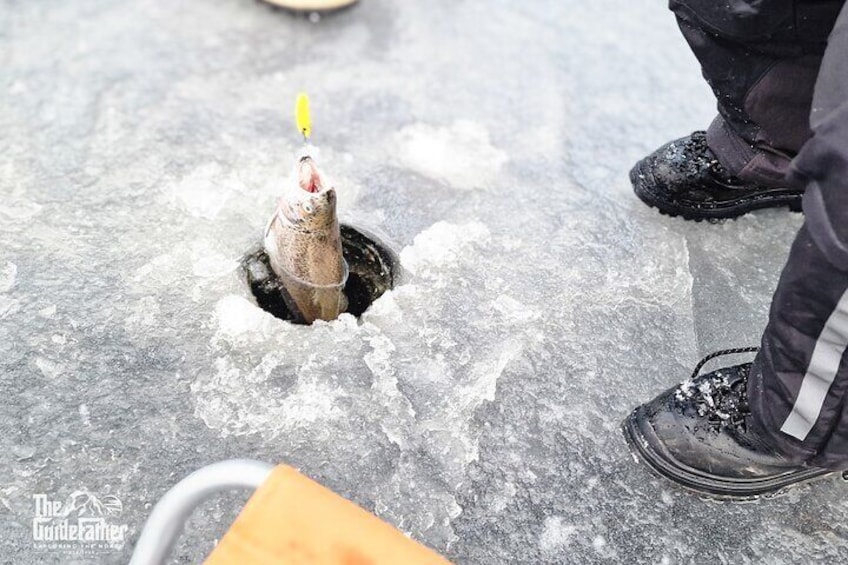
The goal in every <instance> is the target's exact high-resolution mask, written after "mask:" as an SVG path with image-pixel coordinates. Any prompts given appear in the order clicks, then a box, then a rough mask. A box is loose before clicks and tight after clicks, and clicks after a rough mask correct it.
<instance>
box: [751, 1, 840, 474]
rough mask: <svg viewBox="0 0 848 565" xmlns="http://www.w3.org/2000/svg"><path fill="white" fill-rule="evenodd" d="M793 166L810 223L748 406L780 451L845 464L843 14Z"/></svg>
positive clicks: (780, 292) (777, 303) (781, 289)
mask: <svg viewBox="0 0 848 565" xmlns="http://www.w3.org/2000/svg"><path fill="white" fill-rule="evenodd" d="M810 121H811V126H812V129H813V132H814V135H813V137H812V138H811V139H810V141H809V142H808V143H807V144H806V145H805V146H804V148H803V149H802V150H801V153H800V154H799V156H798V158H797V159H796V160H795V161H794V162H793V167H792V168H793V171H792V172H793V177H795V178H797V179H798V181H800V182H804V183H806V184H807V194H806V195H805V197H804V210H805V212H806V215H807V221H806V224H805V226H804V228H803V229H802V230H801V233H800V234H799V235H798V239H797V240H796V242H795V244H794V246H793V248H792V252H791V253H790V256H789V261H788V263H787V266H786V269H785V270H784V273H783V275H782V276H781V280H780V284H779V285H778V288H777V292H776V293H775V297H774V301H773V303H772V310H771V316H770V320H769V325H768V327H767V328H766V331H765V334H764V336H763V344H762V351H761V353H760V355H759V357H758V359H757V361H756V362H755V364H754V371H753V372H752V379H751V387H750V388H749V400H750V402H751V404H752V408H753V410H752V411H753V413H754V415H755V416H756V417H757V419H758V420H759V421H760V423H761V425H762V427H763V428H764V429H766V430H770V435H771V440H772V442H773V443H774V444H775V445H777V446H778V447H779V448H780V449H781V450H782V451H784V452H787V453H795V454H798V455H799V456H806V457H808V458H811V461H812V462H813V463H814V464H816V465H821V466H832V465H844V464H846V463H848V410H846V407H848V402H846V398H848V397H846V393H848V362H846V356H845V352H846V348H848V8H846V9H844V10H843V12H842V15H841V16H840V19H839V21H838V23H837V25H836V28H835V29H834V31H833V34H832V35H831V39H830V43H829V46H828V50H827V54H826V55H825V59H824V62H823V65H822V72H821V76H820V78H819V82H818V84H817V86H816V95H815V100H814V104H813V111H812V114H811V119H810Z"/></svg>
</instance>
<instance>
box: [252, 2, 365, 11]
mask: <svg viewBox="0 0 848 565" xmlns="http://www.w3.org/2000/svg"><path fill="white" fill-rule="evenodd" d="M261 1H262V2H265V3H266V4H271V5H272V6H277V7H279V8H284V9H286V10H291V11H293V12H329V11H332V10H340V9H341V8H347V7H348V6H352V5H354V4H356V2H357V1H358V0H261Z"/></svg>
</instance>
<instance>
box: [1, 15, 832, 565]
mask: <svg viewBox="0 0 848 565" xmlns="http://www.w3.org/2000/svg"><path fill="white" fill-rule="evenodd" d="M3 16H4V18H3V20H2V23H0V26H2V28H0V29H2V33H0V51H1V52H3V53H4V58H3V60H4V69H3V71H4V74H3V76H4V78H5V80H4V81H3V83H2V86H0V127H2V131H3V135H2V136H0V149H2V150H0V190H2V198H0V241H2V244H0V379H2V386H3V391H4V395H5V402H4V403H2V404H0V429H2V431H3V433H2V434H0V438H2V439H0V453H2V457H3V460H2V465H0V504H1V505H2V507H3V511H2V512H0V556H2V558H3V560H4V561H9V562H12V563H16V564H17V563H22V564H27V563H39V564H40V563H53V562H55V563H72V562H78V563H123V562H126V559H127V557H128V556H129V552H130V545H131V544H127V546H126V547H124V548H123V549H122V550H121V551H113V550H106V551H104V552H102V553H97V554H94V555H87V556H86V555H75V554H72V553H71V552H70V551H69V550H68V549H67V548H65V549H63V548H54V549H50V548H47V549H39V548H38V547H36V545H35V544H34V542H33V539H32V532H31V522H32V519H33V515H34V507H33V495H35V494H39V493H43V494H47V495H49V496H51V497H52V498H54V499H56V500H65V499H67V498H68V497H69V496H71V495H72V494H73V493H74V492H76V491H83V490H84V491H87V492H90V493H94V494H96V495H97V496H99V497H100V498H101V499H102V498H103V497H106V496H109V495H113V496H116V497H117V498H118V499H119V500H120V501H121V503H122V508H123V510H122V513H121V514H120V517H119V518H120V520H119V521H118V523H126V524H127V525H128V526H129V530H130V539H131V541H132V540H135V539H136V537H137V535H138V533H139V531H140V528H141V526H142V524H143V522H144V520H145V519H146V517H147V516H148V514H149V512H150V509H151V506H152V504H154V503H155V502H156V500H158V499H159V498H160V497H161V496H162V494H164V492H165V491H166V490H167V489H168V488H169V487H170V486H172V485H173V484H174V483H176V482H177V481H178V480H179V479H180V478H181V477H183V476H185V475H187V474H188V473H189V472H191V471H193V470H195V469H197V468H198V467H200V466H203V465H205V464H208V463H211V462H214V461H218V460H222V459H227V458H231V457H251V458H255V459H260V460H265V461H272V462H287V463H290V464H293V465H295V466H297V467H298V468H300V469H301V470H303V472H305V473H306V474H308V475H310V476H312V477H314V478H315V479H317V480H319V481H321V482H323V483H324V484H326V485H327V486H329V487H330V488H333V489H334V490H336V491H337V492H339V493H341V494H343V495H345V496H347V497H349V498H351V499H352V500H355V501H356V502H358V503H360V504H362V505H363V506H364V507H366V508H368V509H369V510H372V511H375V512H376V513H377V514H378V515H379V516H381V517H382V518H384V519H386V520H388V521H389V522H391V523H393V524H395V525H397V526H398V527H400V528H401V529H402V530H404V531H406V532H409V533H411V534H412V535H413V536H415V537H416V538H417V539H420V540H422V541H423V542H425V543H427V544H429V545H431V546H433V547H434V548H436V549H437V550H439V551H441V552H444V553H445V554H446V555H447V556H448V557H449V558H451V559H452V560H453V561H454V562H456V563H458V564H459V563H463V564H465V563H468V564H486V565H488V564H492V563H511V564H512V563H527V564H538V563H600V562H633V563H681V562H685V563H689V562H694V563H714V562H734V563H776V564H779V563H809V562H837V563H838V562H844V561H845V560H846V559H848V529H846V524H848V498H846V490H845V489H846V486H845V485H843V484H839V483H838V482H837V481H834V480H826V481H824V482H822V483H820V484H818V485H816V486H812V487H804V488H802V489H800V490H798V491H797V492H795V493H792V494H790V495H788V496H785V497H782V498H778V499H774V500H762V501H759V502H755V503H750V504H729V503H717V502H712V501H704V500H700V499H699V498H697V497H695V496H692V495H689V494H686V493H683V492H681V491H679V490H677V489H675V488H673V487H672V486H671V485H669V484H668V483H667V482H665V481H662V480H659V479H657V478H655V477H653V476H652V475H650V474H649V473H648V472H646V471H645V470H644V469H643V468H642V467H640V466H639V465H637V464H636V463H635V462H634V461H633V460H632V458H631V456H630V454H629V453H628V451H627V448H626V447H625V444H624V441H623V439H622V436H621V433H620V432H619V429H618V427H619V422H620V421H621V420H622V419H623V418H624V416H625V415H626V414H627V413H628V411H629V410H630V409H631V408H632V407H633V406H634V405H636V404H637V403H638V402H641V401H643V400H646V399H648V398H650V397H652V396H653V395H655V394H656V393H658V392H660V391H662V390H664V389H666V388H668V387H669V386H671V385H673V384H676V383H677V382H679V381H680V380H682V379H684V378H686V377H687V376H688V375H689V373H690V371H691V368H692V366H693V365H694V364H695V363H696V362H697V360H698V358H699V357H700V356H701V355H703V354H705V353H709V352H710V351H712V350H714V349H716V348H724V347H730V346H741V345H749V344H756V342H757V341H758V340H759V335H760V331H761V329H762V326H763V324H764V322H765V319H766V315H767V309H768V304H769V301H770V296H771V293H772V291H773V288H774V286H775V283H776V279H777V276H778V274H779V271H780V268H781V266H782V264H783V262H784V260H785V257H786V254H787V251H788V246H789V243H790V242H791V240H792V237H793V235H794V233H795V231H796V230H797V229H798V227H799V226H800V223H801V221H802V218H801V217H800V216H798V215H791V214H788V213H787V212H785V211H772V212H764V213H758V214H756V215H752V216H748V217H745V218H742V219H740V220H738V221H735V222H730V223H726V224H721V225H711V224H703V225H701V224H691V223H686V222H682V221H677V220H673V219H669V218H664V217H661V216H659V215H658V214H656V213H655V212H654V211H651V210H648V209H646V208H645V207H644V206H643V205H641V204H640V203H639V202H638V201H637V200H636V199H635V198H634V197H633V196H632V194H631V190H630V187H629V183H628V180H627V171H628V169H629V167H630V166H631V165H632V163H633V162H634V161H635V160H636V159H637V158H639V157H641V156H643V155H644V154H645V153H646V152H648V151H650V150H653V149H654V148H655V147H656V146H658V145H660V144H661V143H663V142H665V141H667V140H668V139H671V138H672V137H677V136H681V135H685V134H687V133H689V132H690V131H692V130H693V129H696V128H701V127H703V126H704V125H706V124H707V123H708V121H709V120H710V119H711V116H712V112H713V107H714V101H713V100H712V98H711V95H710V92H709V90H708V88H707V87H706V86H705V85H704V84H703V82H702V79H701V77H700V72H699V70H698V68H697V66H696V64H695V61H694V58H693V57H692V56H691V54H690V53H689V52H688V50H687V48H686V46H685V44H684V43H683V41H682V39H680V37H679V34H678V32H677V30H676V28H675V23H674V19H673V17H672V16H671V15H670V14H669V13H667V12H666V10H665V8H664V5H662V3H657V2H649V1H647V0H628V1H624V0H620V1H615V0H598V1H595V2H577V1H573V0H570V1H561V2H553V1H543V0H532V1H522V2H518V1H515V2H506V1H500V0H499V1H496V2H491V1H483V0H467V1H463V2H456V1H453V0H435V1H427V2H392V1H390V0H362V1H361V2H360V4H359V5H358V6H357V7H356V8H355V9H352V10H349V11H345V12H342V13H339V14H335V15H331V16H326V17H322V18H320V19H319V20H318V21H314V22H313V21H310V20H309V19H308V18H293V17H291V16H289V15H287V14H285V13H280V12H274V11H271V10H269V9H267V8H266V7H264V6H262V5H261V4H259V3H256V2H250V1H247V0H219V1H215V2H159V1H157V0H132V1H129V2H117V1H113V0H79V1H77V2H73V3H50V4H49V5H48V4H45V3H34V2H28V3H15V4H14V5H9V6H7V9H6V11H5V13H4V14H3ZM302 90H306V91H308V92H309V93H310V95H311V99H312V110H313V114H314V116H313V117H314V135H313V138H312V139H313V141H314V142H315V143H316V145H318V146H319V147H320V149H321V161H320V164H321V166H322V168H323V169H324V170H326V172H327V174H328V175H329V176H330V177H331V178H332V179H333V182H334V184H335V186H336V188H337V189H338V193H339V199H340V202H339V209H340V211H341V216H342V220H343V221H346V222H349V223H353V224H355V225H357V226H359V227H362V228H366V229H371V230H375V231H378V232H380V233H382V234H383V235H384V236H385V237H386V240H387V241H389V242H391V243H392V245H393V246H394V248H395V250H396V251H397V252H398V253H399V255H400V257H401V260H402V263H403V268H404V270H405V276H404V279H403V282H402V284H401V285H399V286H397V287H396V288H395V289H394V290H392V291H391V292H388V293H387V294H386V295H384V296H383V297H382V298H380V299H379V300H378V301H377V302H376V303H375V304H374V305H373V307H372V308H371V309H370V310H369V311H368V312H367V313H366V314H365V315H364V316H363V317H362V318H361V319H360V320H356V319H354V318H353V317H351V316H349V315H343V316H342V317H341V318H340V319H339V320H337V321H334V322H332V323H318V324H316V325H315V326H314V327H309V328H306V327H296V326H292V325H289V324H286V323H283V322H281V321H279V320H277V319H275V318H273V317H271V316H270V315H268V314H266V313H265V312H263V311H262V310H261V309H259V308H258V307H256V306H255V305H254V304H253V303H252V302H251V300H250V295H249V292H248V290H247V288H246V285H245V284H244V282H243V281H242V280H241V279H240V277H239V273H238V263H239V259H240V258H241V256H242V255H243V254H244V253H245V252H246V251H248V250H249V249H250V248H251V247H252V246H254V245H255V244H256V243H257V242H258V241H259V239H260V238H261V232H262V229H263V228H264V225H265V222H266V221H267V218H268V216H269V215H270V213H271V211H272V210H273V206H274V204H275V202H276V199H277V197H278V195H279V194H278V193H279V191H280V190H281V187H282V186H283V183H284V182H285V179H286V177H287V176H288V174H289V172H290V170H291V166H292V159H293V156H294V155H296V154H297V151H298V150H299V148H300V147H301V144H302V142H301V140H300V139H299V138H298V135H297V133H296V131H295V128H294V126H293V124H292V123H291V121H292V120H291V116H290V115H289V112H290V111H291V105H292V102H293V100H294V97H295V95H296V93H297V92H300V91H302ZM244 500H245V496H244V495H243V494H237V495H226V496H222V497H220V498H218V499H216V500H214V501H212V502H209V503H207V504H205V505H204V506H203V507H202V508H201V509H200V510H199V511H198V512H197V513H196V515H195V516H194V517H193V518H192V519H191V521H190V523H189V526H188V528H187V531H186V534H185V535H184V537H183V539H182V540H181V542H180V544H179V546H178V548H177V549H176V553H175V561H174V562H177V563H194V562H199V561H201V560H202V558H203V556H205V555H206V554H207V553H208V551H209V550H210V548H211V547H212V545H213V543H214V541H215V540H216V539H217V538H219V537H220V536H221V535H222V533H223V532H224V530H225V529H226V526H227V524H228V523H229V521H230V520H232V518H233V517H234V516H235V513H236V512H237V511H238V509H239V508H240V506H241V505H242V504H243V503H244Z"/></svg>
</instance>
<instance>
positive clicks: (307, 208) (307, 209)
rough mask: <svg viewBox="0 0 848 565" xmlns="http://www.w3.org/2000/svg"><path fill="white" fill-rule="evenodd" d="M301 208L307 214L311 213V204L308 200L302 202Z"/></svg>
mask: <svg viewBox="0 0 848 565" xmlns="http://www.w3.org/2000/svg"><path fill="white" fill-rule="evenodd" d="M303 210H304V212H306V213H307V214H311V213H312V211H313V208H312V204H310V203H309V202H304V203H303Z"/></svg>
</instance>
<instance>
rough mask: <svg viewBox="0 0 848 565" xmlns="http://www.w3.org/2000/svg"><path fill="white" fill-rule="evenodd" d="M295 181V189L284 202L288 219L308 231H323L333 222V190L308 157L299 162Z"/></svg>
mask: <svg viewBox="0 0 848 565" xmlns="http://www.w3.org/2000/svg"><path fill="white" fill-rule="evenodd" d="M295 180H296V183H295V185H296V186H294V187H292V189H291V190H290V191H289V194H288V195H287V196H286V197H285V198H284V200H285V204H286V205H285V206H284V211H285V215H286V217H287V219H288V220H289V221H291V222H293V223H295V224H297V225H299V226H301V227H302V228H304V229H310V230H320V229H324V228H326V227H329V226H331V225H332V224H333V223H334V222H336V221H337V220H336V190H335V189H334V188H333V187H331V186H329V184H328V183H327V182H326V179H325V178H324V176H323V175H322V174H321V171H320V170H318V167H317V166H316V165H315V161H313V160H312V158H311V157H309V156H306V157H303V158H301V159H300V161H299V162H298V164H297V166H296V168H295Z"/></svg>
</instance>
